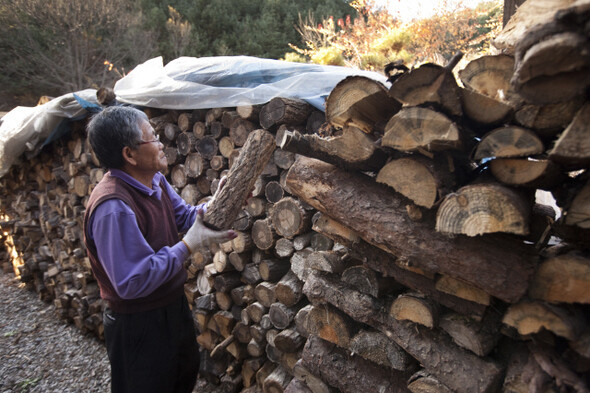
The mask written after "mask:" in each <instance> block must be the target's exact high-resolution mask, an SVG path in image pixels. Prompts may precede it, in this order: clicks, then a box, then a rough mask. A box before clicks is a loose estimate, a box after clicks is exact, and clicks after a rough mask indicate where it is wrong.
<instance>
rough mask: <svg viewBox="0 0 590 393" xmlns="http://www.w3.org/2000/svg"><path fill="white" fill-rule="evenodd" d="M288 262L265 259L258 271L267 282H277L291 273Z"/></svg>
mask: <svg viewBox="0 0 590 393" xmlns="http://www.w3.org/2000/svg"><path fill="white" fill-rule="evenodd" d="M289 268H290V266H289V261H288V260H276V259H265V260H263V261H261V262H260V265H259V266H258V270H259V271H260V277H262V279H263V280H265V281H271V282H275V283H276V282H277V281H279V280H280V279H281V277H283V276H284V275H285V273H287V272H288V271H289Z"/></svg>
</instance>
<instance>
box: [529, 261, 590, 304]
mask: <svg viewBox="0 0 590 393" xmlns="http://www.w3.org/2000/svg"><path fill="white" fill-rule="evenodd" d="M589 280H590V259H588V257H587V256H586V255H584V254H583V253H581V252H579V251H572V252H569V253H567V254H563V255H558V256H554V257H550V258H548V259H546V260H544V261H543V262H541V264H540V265H539V267H538V269H537V271H536V272H535V274H534V276H533V279H532V281H531V286H530V289H529V296H530V297H531V298H533V299H539V300H545V301H547V302H551V303H557V302H564V303H584V304H588V303H590V293H589V292H590V291H588V288H590V286H589V285H590V282H589Z"/></svg>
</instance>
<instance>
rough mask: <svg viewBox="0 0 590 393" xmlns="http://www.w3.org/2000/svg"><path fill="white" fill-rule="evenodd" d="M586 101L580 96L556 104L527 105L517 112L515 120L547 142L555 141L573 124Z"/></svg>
mask: <svg viewBox="0 0 590 393" xmlns="http://www.w3.org/2000/svg"><path fill="white" fill-rule="evenodd" d="M585 101H586V100H585V98H584V97H583V96H578V97H575V98H573V99H571V100H568V101H565V102H557V103H555V104H545V105H535V104H525V105H523V106H522V107H520V108H519V109H518V110H517V111H516V113H515V114H514V120H515V121H516V122H517V123H518V124H520V125H521V126H522V127H525V128H529V129H532V130H535V132H536V133H537V134H538V135H539V136H540V137H541V138H543V139H545V140H549V139H553V138H554V137H556V136H557V135H558V134H559V133H561V132H562V131H563V130H564V129H565V128H566V127H567V126H568V125H569V124H570V123H571V121H572V120H573V118H574V116H575V115H576V113H577V112H578V110H580V108H581V107H582V105H583V104H584V102H585Z"/></svg>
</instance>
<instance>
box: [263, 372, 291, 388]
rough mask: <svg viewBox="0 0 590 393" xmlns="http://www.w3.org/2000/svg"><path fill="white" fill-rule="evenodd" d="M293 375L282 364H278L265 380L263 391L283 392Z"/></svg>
mask: <svg viewBox="0 0 590 393" xmlns="http://www.w3.org/2000/svg"><path fill="white" fill-rule="evenodd" d="M292 378H293V377H292V376H291V375H290V374H289V373H288V372H287V370H285V369H284V368H283V367H282V366H280V365H279V366H277V367H276V368H275V369H274V370H273V372H272V373H270V374H269V376H268V377H266V379H265V380H264V383H263V384H262V391H263V392H264V393H282V392H283V391H285V389H286V388H287V385H289V382H291V379H292Z"/></svg>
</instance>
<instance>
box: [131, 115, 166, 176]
mask: <svg viewBox="0 0 590 393" xmlns="http://www.w3.org/2000/svg"><path fill="white" fill-rule="evenodd" d="M140 126H141V132H142V137H141V142H140V144H139V145H138V146H137V147H136V151H137V152H138V153H140V154H136V155H135V158H136V160H137V164H138V168H137V169H139V170H142V171H145V172H152V173H153V174H155V173H156V172H158V171H160V172H164V171H166V169H167V167H168V159H167V158H166V155H165V154H164V145H163V144H162V143H161V142H160V141H159V139H158V137H157V136H156V132H155V131H154V128H153V127H152V126H151V125H150V123H149V122H147V121H145V120H141V123H140Z"/></svg>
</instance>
